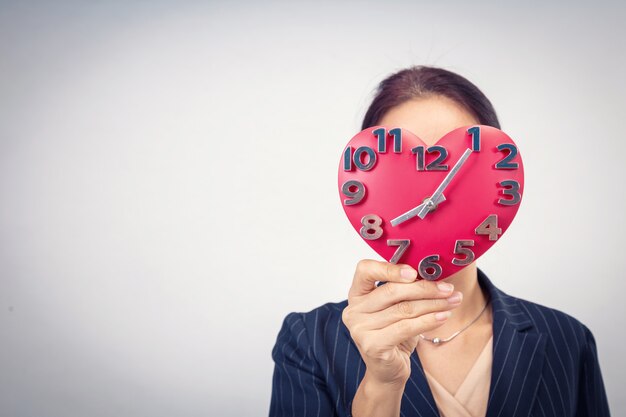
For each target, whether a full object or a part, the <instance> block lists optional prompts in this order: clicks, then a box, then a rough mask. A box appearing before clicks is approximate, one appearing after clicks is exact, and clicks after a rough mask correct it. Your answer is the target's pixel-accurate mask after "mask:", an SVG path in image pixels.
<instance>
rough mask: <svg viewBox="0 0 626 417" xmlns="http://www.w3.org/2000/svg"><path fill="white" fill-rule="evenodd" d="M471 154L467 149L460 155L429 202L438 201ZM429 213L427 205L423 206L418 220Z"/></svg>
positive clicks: (470, 150) (469, 149)
mask: <svg viewBox="0 0 626 417" xmlns="http://www.w3.org/2000/svg"><path fill="white" fill-rule="evenodd" d="M471 153H472V149H471V148H468V149H467V150H466V151H465V152H464V153H463V155H461V158H460V159H459V160H458V161H457V163H456V164H454V166H453V167H452V169H451V170H450V172H448V175H446V177H445V178H444V179H443V181H442V182H441V184H439V187H437V189H436V190H435V192H434V193H433V195H432V196H430V198H429V200H430V201H432V202H436V201H438V200H439V197H440V196H441V195H442V194H443V192H444V191H445V189H446V187H447V186H448V184H450V181H452V178H454V176H455V175H456V174H457V172H459V169H461V167H462V166H463V164H464V163H465V161H467V158H468V157H469V155H470V154H471ZM429 211H430V207H429V205H428V204H425V205H424V207H422V209H421V210H420V211H419V212H418V213H417V216H418V217H419V218H420V219H423V218H424V217H426V215H427V214H428V212H429Z"/></svg>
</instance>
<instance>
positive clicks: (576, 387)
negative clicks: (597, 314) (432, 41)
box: [270, 66, 609, 417]
mask: <svg viewBox="0 0 626 417" xmlns="http://www.w3.org/2000/svg"><path fill="white" fill-rule="evenodd" d="M471 124H484V125H490V126H494V127H496V128H500V125H499V123H498V118H497V116H496V113H495V110H494V109H493V106H492V105H491V103H490V102H489V100H488V99H487V98H486V97H485V96H484V94H483V93H482V92H481V91H480V90H479V89H478V88H477V87H476V86H475V85H473V84H472V83H471V82H469V81H468V80H467V79H465V78H463V77H461V76H459V75H457V74H455V73H453V72H450V71H447V70H444V69H441V68H435V67H425V66H418V67H412V68H409V69H405V70H402V71H399V72H398V73H396V74H393V75H391V76H390V77H388V78H387V79H385V80H383V81H382V82H381V83H380V85H379V88H378V92H377V95H376V97H375V98H374V100H373V102H372V104H371V105H370V107H369V109H368V110H367V112H366V114H365V118H364V120H363V124H362V129H366V128H368V127H371V126H376V125H386V126H396V127H402V128H405V129H408V130H409V131H411V132H413V133H415V134H416V135H417V136H419V137H420V138H422V139H423V140H424V141H425V142H426V143H427V144H428V145H432V144H434V143H435V142H436V141H437V140H438V139H439V138H440V137H442V136H443V135H444V134H445V133H447V132H449V131H451V130H453V129H455V128H458V127H461V126H467V125H471ZM377 281H386V284H385V285H380V286H377V285H376V282H377ZM272 357H273V359H274V361H275V364H276V365H275V369H274V376H273V388H272V398H271V405H270V416H271V417H274V416H298V417H302V416H353V417H366V416H376V417H386V416H390V417H391V416H400V415H401V416H404V417H409V416H421V417H435V416H442V417H479V416H480V417H484V416H487V417H497V416H500V417H504V416H524V417H526V416H559V417H566V416H572V417H573V416H577V417H582V416H594V417H596V416H597V417H600V416H602V417H606V416H609V407H608V402H607V398H606V393H605V390H604V383H603V380H602V374H601V371H600V368H599V364H598V357H597V351H596V344H595V340H594V337H593V334H592V333H591V331H590V330H589V329H588V328H587V327H586V326H585V325H584V324H582V323H581V322H580V321H578V320H576V319H575V318H573V317H572V316H569V315H567V314H565V313H563V312H561V311H558V310H555V309H552V308H549V307H545V306H542V305H539V304H536V303H533V302H530V301H527V300H523V299H520V298H517V297H513V296H510V295H508V294H506V293H504V292H503V291H501V290H500V289H498V288H497V287H496V286H495V285H494V284H493V283H492V282H491V281H490V280H489V278H488V277H487V276H486V275H485V274H484V273H483V272H482V271H481V270H480V269H478V268H477V267H476V263H472V264H470V265H468V266H467V267H466V268H464V269H463V270H461V271H459V272H458V273H456V274H454V275H452V276H450V277H448V278H446V279H445V280H442V281H438V282H433V281H426V280H422V279H417V272H416V270H415V269H413V268H412V267H410V266H408V265H402V264H398V265H394V264H391V263H387V262H379V261H374V260H362V261H360V262H359V263H358V265H357V267H356V271H355V274H354V278H353V282H352V286H351V288H350V290H349V293H348V299H347V300H344V301H342V302H339V303H327V304H324V305H322V306H320V307H318V308H316V309H314V310H312V311H309V312H306V313H290V314H288V315H287V317H286V318H285V320H284V322H283V326H282V328H281V330H280V332H279V334H278V338H277V340H276V345H275V346H274V349H273V350H272Z"/></svg>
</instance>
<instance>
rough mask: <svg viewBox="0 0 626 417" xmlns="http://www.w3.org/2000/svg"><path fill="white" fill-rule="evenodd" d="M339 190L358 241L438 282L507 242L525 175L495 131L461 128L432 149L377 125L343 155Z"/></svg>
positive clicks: (512, 148) (403, 132)
mask: <svg viewBox="0 0 626 417" xmlns="http://www.w3.org/2000/svg"><path fill="white" fill-rule="evenodd" d="M338 185H339V196H340V198H341V204H342V206H343V209H344V211H345V213H346V215H347V216H348V219H349V220H350V223H351V224H352V226H353V227H354V229H355V230H356V231H357V233H359V235H360V236H361V238H363V240H364V241H365V242H367V243H368V244H369V245H370V246H371V247H372V248H373V249H374V250H375V251H376V252H377V253H378V254H380V255H381V256H382V257H383V258H385V259H386V260H387V261H389V262H392V263H403V264H408V265H411V266H413V267H414V268H415V269H417V271H418V274H419V277H420V278H423V279H427V280H431V281H434V280H439V279H443V278H445V277H447V276H449V275H452V274H454V273H455V272H457V271H459V270H461V269H463V268H464V267H465V266H467V265H469V264H470V263H472V262H473V261H475V260H476V259H478V258H479V257H480V256H481V255H482V254H483V253H485V252H486V251H487V249H489V248H490V247H491V246H492V245H493V244H494V243H496V242H497V241H498V240H499V239H500V238H501V237H502V235H503V234H504V232H505V231H506V230H507V229H508V227H509V225H510V224H511V222H512V221H513V218H514V217H515V214H516V213H517V210H518V208H519V205H520V202H521V200H522V195H523V192H524V168H523V165H522V158H521V155H520V153H519V150H518V148H517V145H516V144H515V142H513V140H512V139H511V138H510V137H509V136H508V135H507V134H505V133H504V132H502V131H501V130H499V129H497V128H495V127H491V126H486V125H469V126H464V127H460V128H458V129H455V130H452V131H451V132H449V133H447V134H446V135H445V136H443V137H442V138H441V139H439V141H438V142H437V143H436V144H435V145H434V146H427V145H426V144H425V143H424V142H423V141H422V140H421V139H420V138H418V137H417V136H416V135H414V134H413V133H411V132H409V131H408V130H406V129H402V128H398V127H393V126H374V127H371V128H367V129H365V130H363V131H362V132H360V133H358V134H357V135H356V136H354V137H353V138H352V139H351V140H350V142H349V143H348V145H347V146H346V148H345V149H344V152H343V154H342V157H341V160H340V163H339V182H338Z"/></svg>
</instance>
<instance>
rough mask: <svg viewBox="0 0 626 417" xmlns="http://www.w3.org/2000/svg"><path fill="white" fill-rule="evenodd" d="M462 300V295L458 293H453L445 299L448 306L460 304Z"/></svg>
mask: <svg viewBox="0 0 626 417" xmlns="http://www.w3.org/2000/svg"><path fill="white" fill-rule="evenodd" d="M462 299H463V294H461V293H460V292H455V293H454V294H452V295H451V296H450V297H448V298H447V300H448V302H449V303H450V304H457V303H460V302H461V300H462Z"/></svg>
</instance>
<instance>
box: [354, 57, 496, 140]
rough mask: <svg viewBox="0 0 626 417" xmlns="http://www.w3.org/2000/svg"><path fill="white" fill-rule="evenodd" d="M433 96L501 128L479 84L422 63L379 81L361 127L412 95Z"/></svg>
mask: <svg viewBox="0 0 626 417" xmlns="http://www.w3.org/2000/svg"><path fill="white" fill-rule="evenodd" d="M436 95H440V96H445V97H448V98H450V99H452V100H454V101H455V102H456V103H458V104H460V105H461V106H462V107H463V108H465V109H466V110H467V111H468V112H470V113H471V114H472V115H473V116H474V117H475V118H476V120H478V123H479V124H483V125H488V126H493V127H495V128H498V129H500V122H499V121H498V116H497V115H496V111H495V109H494V108H493V105H492V104H491V102H490V101H489V99H488V98H487V97H486V96H485V95H484V94H483V92H482V91H480V90H479V89H478V87H476V86H475V85H474V84H472V83H471V82H470V81H469V80H467V79H466V78H464V77H462V76H460V75H458V74H455V73H454V72H452V71H448V70H445V69H443V68H437V67H429V66H424V65H418V66H414V67H410V68H406V69H403V70H401V71H398V72H396V73H395V74H392V75H390V76H389V77H387V78H385V79H384V80H383V81H381V82H380V84H379V85H378V88H377V90H376V96H375V97H374V100H372V103H371V104H370V106H369V108H368V109H367V112H366V113H365V116H364V117H363V124H362V125H361V129H362V130H363V129H366V128H368V127H372V126H376V125H377V124H378V123H379V122H380V120H381V119H382V118H383V116H384V115H385V113H387V111H389V109H391V108H392V107H395V106H397V105H399V104H402V103H404V102H406V101H408V100H412V99H415V98H421V97H429V96H436Z"/></svg>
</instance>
